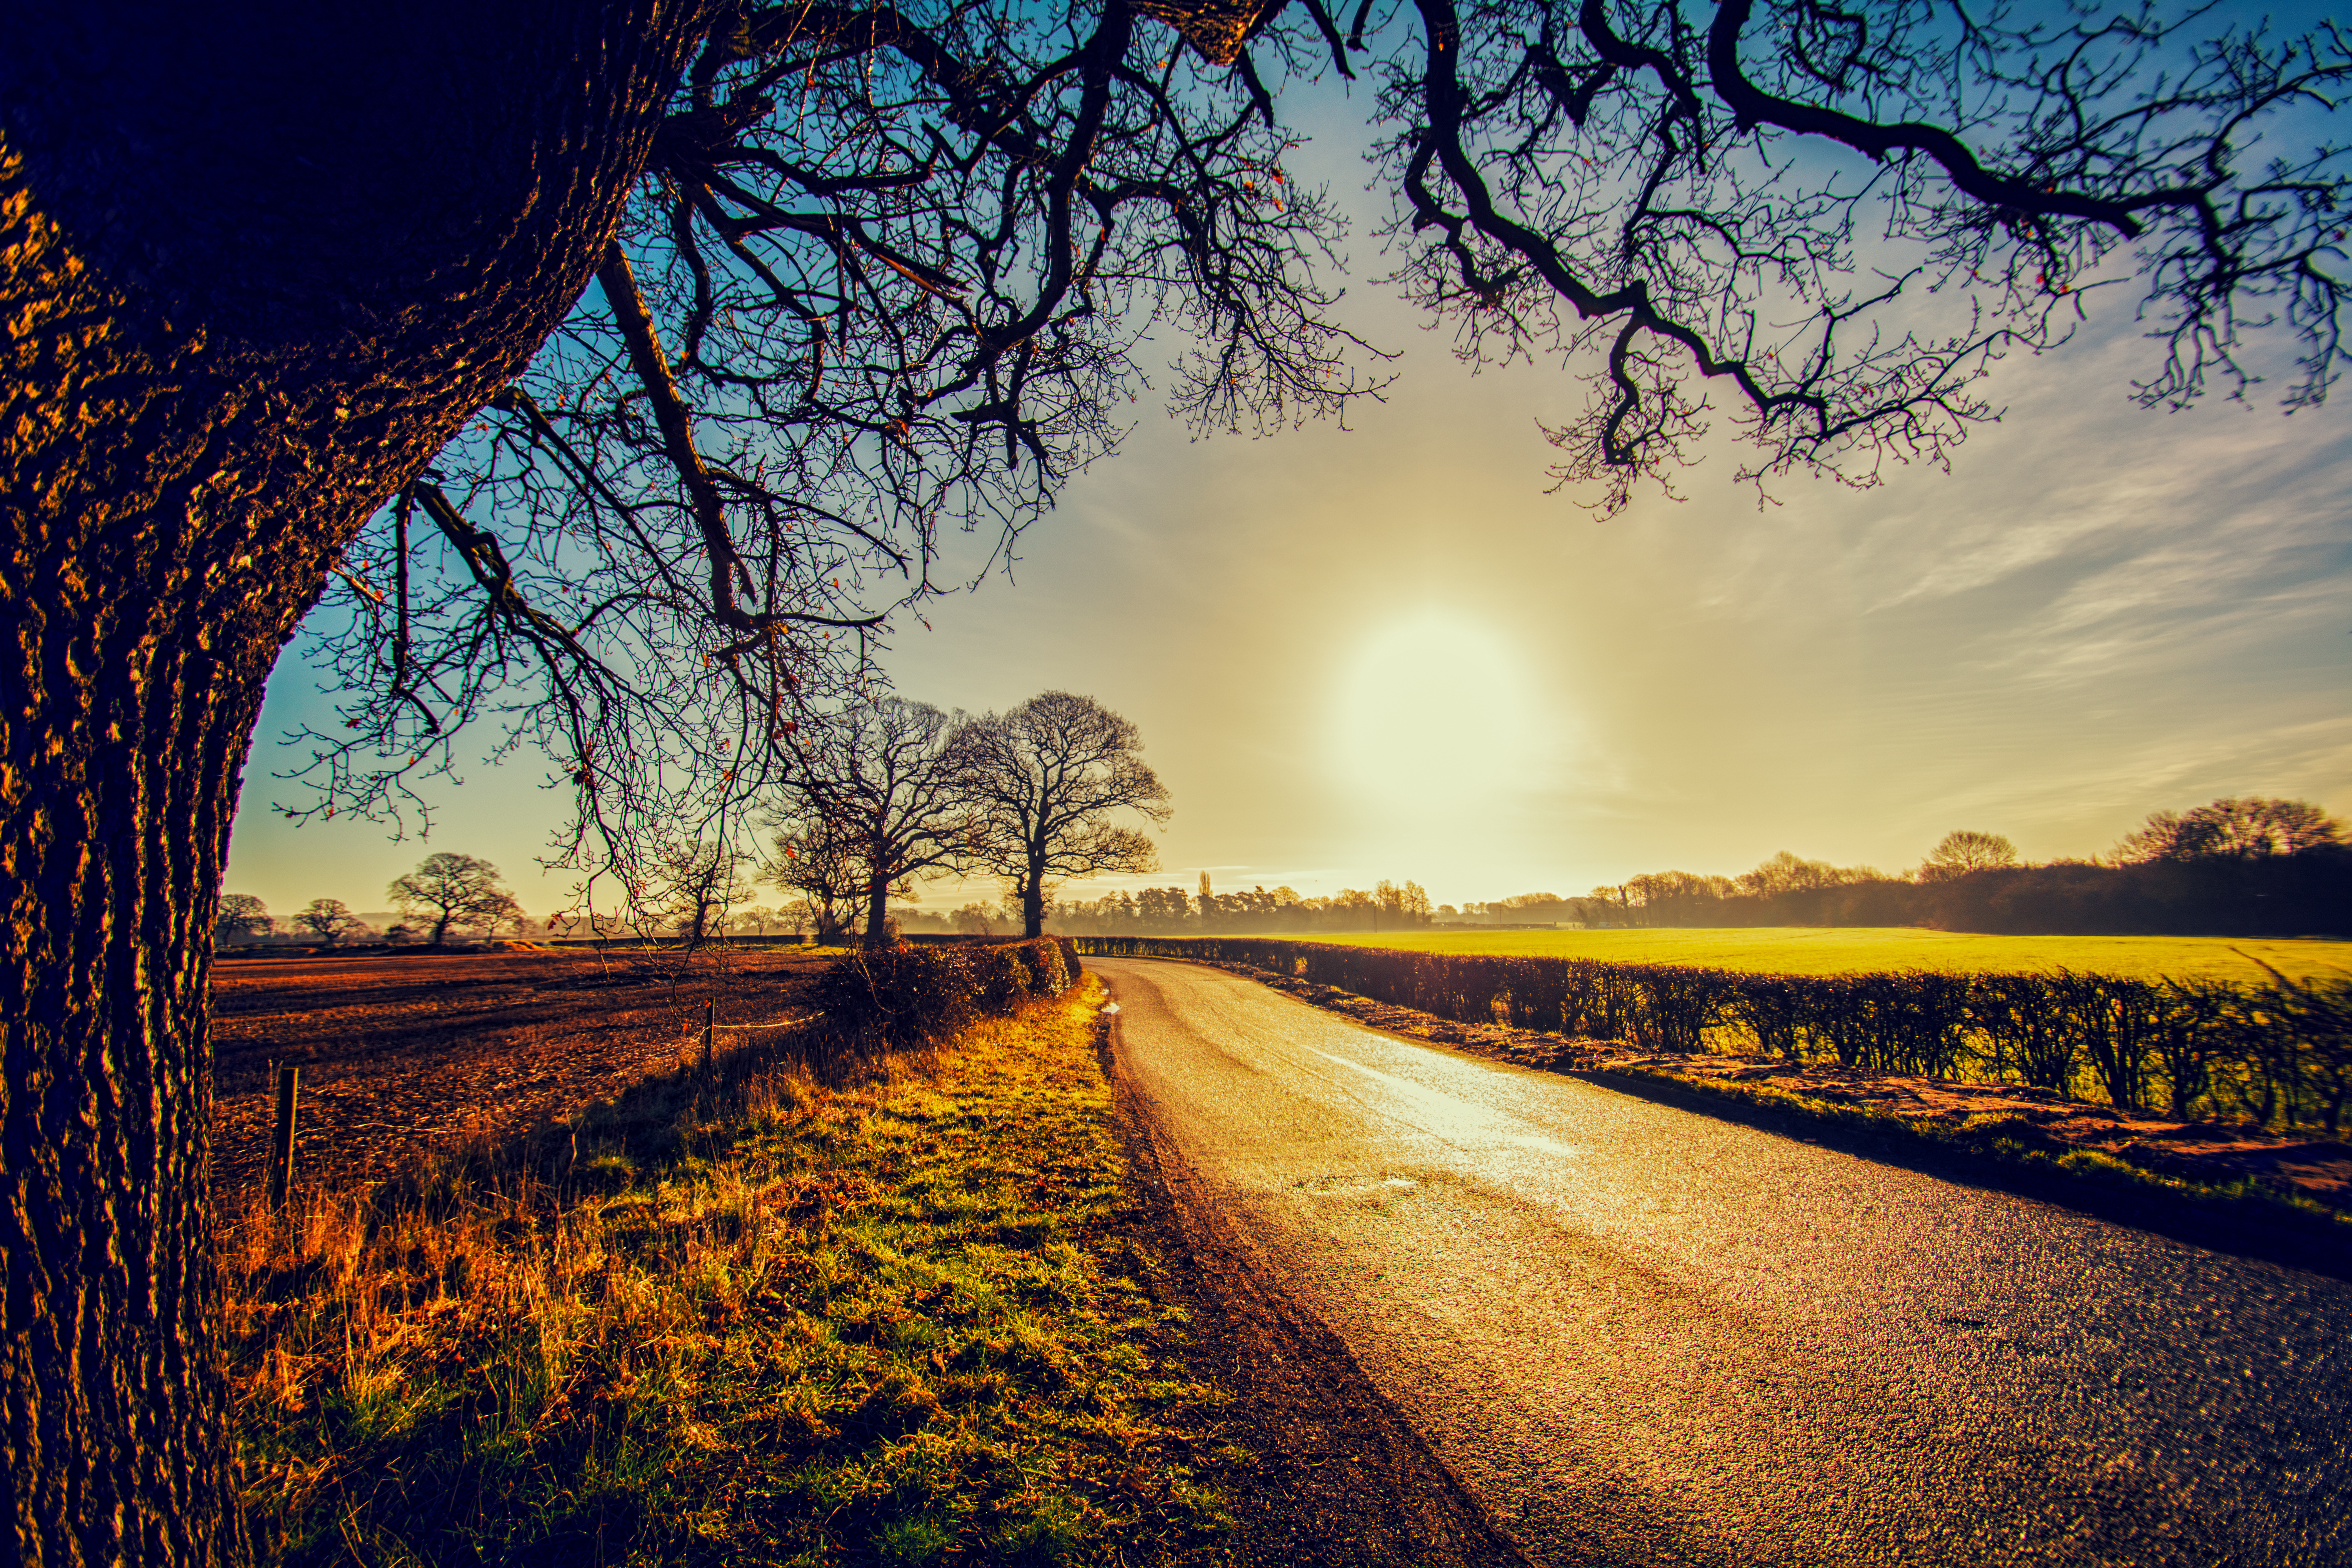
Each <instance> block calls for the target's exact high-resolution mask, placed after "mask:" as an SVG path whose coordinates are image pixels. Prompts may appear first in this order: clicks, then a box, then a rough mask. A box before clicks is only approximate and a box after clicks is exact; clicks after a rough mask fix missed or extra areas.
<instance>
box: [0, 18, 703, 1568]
mask: <svg viewBox="0 0 2352 1568" xmlns="http://www.w3.org/2000/svg"><path fill="white" fill-rule="evenodd" d="M96 9H97V8H95V7H86V6H73V5H53V6H46V7H41V6H36V7H28V8H23V9H21V10H20V12H19V13H18V14H17V15H16V16H13V17H12V18H11V21H10V24H9V28H10V37H9V39H8V43H7V45H6V47H5V49H0V321H5V332H6V334H7V335H6V339H5V350H6V353H7V354H8V356H9V359H8V363H7V367H6V371H5V376H0V905H5V910H6V919H7V925H6V928H5V932H0V1030H5V1058H6V1072H5V1088H0V1095H5V1100H0V1121H5V1151H0V1161H5V1181H6V1185H7V1193H8V1201H7V1204H6V1205H5V1213H0V1258H4V1259H5V1288H6V1309H5V1310H6V1316H7V1335H6V1341H5V1347H0V1400H5V1426H0V1454H5V1470H6V1474H7V1478H8V1485H9V1488H10V1489H11V1491H12V1493H13V1500H14V1502H15V1505H16V1513H15V1520H14V1529H13V1531H12V1532H11V1534H10V1536H9V1537H8V1538H7V1541H8V1544H9V1545H10V1546H11V1548H12V1549H13V1550H12V1552H10V1553H9V1555H10V1556H11V1557H12V1558H13V1559H14V1560H15V1561H18V1562H23V1563H32V1564H41V1565H44V1568H52V1565H63V1564H72V1565H79V1564H85V1563H89V1564H96V1563H140V1564H146V1565H153V1564H167V1565H168V1564H175V1563H211V1562H215V1561H219V1560H226V1559H234V1558H236V1557H237V1556H240V1555H242V1533H243V1532H242V1530H241V1528H240V1526H239V1523H238V1521H237V1515H236V1506H235V1498H234V1493H233V1483H232V1479H231V1478H232V1470H231V1443H230V1437H229V1433H228V1430H227V1424H226V1399H225V1397H224V1389H223V1384H222V1379H221V1373H220V1366H219V1359H218V1348H217V1342H216V1340H215V1325H216V1324H217V1321H218V1314H217V1312H216V1311H215V1283H214V1277H213V1272H212V1259H211V1251H210V1235H209V1232H210V1226H211V1224H212V1219H213V1212H214V1204H213V1200H212V1198H211V1197H210V1195H209V1194H208V1193H207V1187H206V1162H207V1157H208V1149H207V1130H206V1120H207V1116H208V1113H209V1110H210V1099H211V1063H210V1053H209V1045H208V1042H207V1039H206V1034H205V1002H206V985H207V972H208V969H209V966H210V962H211V953H212V936H213V931H212V920H213V913H214V909H215V902H216V899H217V884H218V879H219V874H220V868H221V864H222V859H223V857H224V854H225V852H226V847H227V841H228V831H229V823H230V818H231V816H232V813H233V812H234V810H235V808H236V794H237V781H238V773H239V771H240V769H241V767H242V766H243V763H244V760H245V754H246V747H247V741H248V739H249V737H250V734H251V731H252V726H253V722H254V719H255V717H256V715H257V712H258V710H259V707H260V702H261V696H262V686H263V682H264V680H265V679H267V677H268V673H269V668H270V666H271V664H272V663H273V662H274V660H275V658H276V657H277V653H278V648H279V647H280V646H281V645H282V644H283V643H284V641H285V640H286V639H287V638H288V637H290V636H291V635H292V633H293V631H294V628H295V626H296V625H297V624H298V622H299V620H300V618H301V616H302V615H303V613H304V612H305V611H306V610H307V609H308V608H309V606H310V604H311V603H312V601H313V600H314V599H315V598H316V596H317V595H318V592H319V587H320V583H321V582H322V580H323V577H324V574H325V572H326V569H327V567H328V565H329V563H331V560H332V559H333V557H334V554H335V552H336V551H337V550H338V549H339V548H340V547H341V545H342V543H343V542H345V541H346V540H348V539H349V538H350V536H351V534H352V531H354V530H355V529H356V528H357V527H358V526H359V524H360V523H361V522H362V521H363V520H364V519H365V518H366V516H367V515H368V513H369V512H370V511H371V510H373V508H374V507H375V506H376V505H377V504H378V503H379V502H380V501H381V500H382V499H383V497H384V496H386V495H387V494H389V493H390V492H391V490H392V489H394V487H395V486H397V485H398V484H399V483H401V482H402V481H404V479H407V478H408V477H409V476H410V475H412V474H413V473H414V472H415V470H416V469H417V468H419V467H421V466H422V465H423V464H424V463H425V461H426V460H427V459H428V458H430V457H431V456H432V454H433V453H434V452H435V451H436V449H438V447H441V446H442V445H443V444H444V443H445V442H446V440H447V439H448V437H450V435H451V434H452V433H453V432H454V431H455V430H456V429H457V426H458V425H459V424H460V423H461V422H462V421H463V420H464V418H465V417H466V416H467V415H468V414H469V413H470V412H471V411H472V410H473V409H475V408H476V407H478V406H479V405H481V404H482V403H483V402H484V401H485V400H487V399H488V397H489V395H491V394H492V393H494V392H495V391H497V390H498V388H499V386H500V385H502V384H504V383H505V382H506V381H507V380H508V379H509V377H510V376H511V375H512V374H514V373H515V372H516V371H517V370H518V369H519V368H520V366H521V365H522V363H524V362H525V361H526V360H527V359H528V357H529V356H530V353H531V352H532V350H533V349H535V348H536V347H537V345H538V344H539V342H541V339H542V338H543V337H544V336H545V335H546V333H547V332H548V331H550V330H551V327H552V326H553V325H554V324H555V322H557V321H559V320H561V318H562V313H563V312H564V310H566V309H567V308H568V307H569V306H570V305H571V304H572V301H573V300H576V299H577V298H578V296H579V294H580V292H581V290H582V289H583V288H584V287H585V284H586V280H587V279H588V277H589V275H590V273H591V271H592V269H593V266H594V262H595V258H596V257H597V256H598V255H599V254H600V253H601V251H602V250H603V248H604V245H605V243H606V241H607V240H608V238H609V237H610V235H611V233H612V231H613V227H614V221H615V218H616V216H617V213H618V211H619V206H620V204H621V202H622V200H623V199H624V198H625V195H626V194H627V191H628V189H629V186H630V184H632V182H633V180H634V178H635V174H636V172H637V170H638V169H639V168H641V167H642V164H643V161H644V157H645V154H646V148H647V146H648V144H649V142H650V137H651V132H652V127H653V123H654V120H655V117H656V114H657V112H658V109H659V106H660V104H661V101H662V99H663V96H664V94H665V92H666V90H667V86H668V84H669V83H670V82H671V81H673V80H674V79H675V78H676V74H677V69H678V68H679V63H680V61H681V60H682V59H683V58H684V55H685V50H686V47H687V45H688V41H689V37H690V35H691V32H692V17H691V16H689V15H688V13H687V12H686V11H685V10H684V9H683V8H680V9H678V10H677V11H672V10H670V9H667V8H665V7H663V6H661V5H658V4H656V3H655V0H639V3H638V4H635V5H612V6H609V7H605V8H603V9H602V11H601V13H600V11H599V10H598V9H597V8H594V7H589V6H580V7H576V8H568V7H561V6H551V7H549V8H548V10H547V13H546V14H545V15H544V16H526V15H514V14H510V13H509V12H507V11H504V10H501V9H500V8H499V7H495V6H491V7H481V6H468V7H465V8H463V9H462V10H461V9H459V8H457V7H455V6H449V7H446V8H437V7H433V6H429V5H428V6H425V7H421V8H420V7H415V6H411V7H407V8H402V9H398V10H394V9H393V8H384V9H383V10H382V11H381V12H371V13H368V14H364V15H360V16H353V15H352V13H351V12H350V11H349V10H347V9H344V8H337V7H329V8H327V9H325V10H323V11H322V10H320V8H318V7H316V6H311V5H301V6H296V5H255V6H250V7H188V6H172V5H155V6H152V7H121V12H124V13H131V14H115V15H106V16H98V15H93V14H92V13H93V11H95V10H96ZM436 11H437V12H438V14H436ZM441 40H456V41H455V43H454V44H451V45H447V46H446V47H436V46H439V45H440V41H441Z"/></svg>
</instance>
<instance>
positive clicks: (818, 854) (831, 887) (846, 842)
mask: <svg viewBox="0 0 2352 1568" xmlns="http://www.w3.org/2000/svg"><path fill="white" fill-rule="evenodd" d="M775 847H776V858H775V859H774V860H773V861H772V862H770V864H769V866H768V868H767V872H766V876H767V878H768V880H770V881H771V882H773V883H774V884H775V885H776V886H778V887H780V888H782V889H784V890H785V891H787V892H791V893H796V894H798V895H799V898H798V900H796V901H795V902H794V903H793V905H792V906H791V910H790V913H791V916H792V918H793V921H794V928H793V929H794V930H795V931H811V930H814V932H815V933H816V940H817V942H819V943H820V944H821V945H823V946H825V947H838V946H840V945H841V944H842V942H845V940H846V939H847V937H848V934H849V927H850V922H851V921H852V920H853V919H854V918H855V917H856V909H857V904H858V900H859V899H860V898H862V897H863V896H864V894H865V891H866V875H865V871H864V868H863V867H862V866H861V864H860V862H859V860H858V856H857V843H856V837H855V836H854V835H853V834H852V833H851V832H850V831H849V829H848V828H846V827H845V826H835V825H833V824H829V823H827V822H825V821H824V819H823V818H822V817H812V818H811V819H809V820H808V821H807V822H804V823H802V824H799V825H798V826H793V827H790V828H788V829H787V830H786V831H784V832H782V833H780V834H778V835H777V836H776V845H775Z"/></svg>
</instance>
